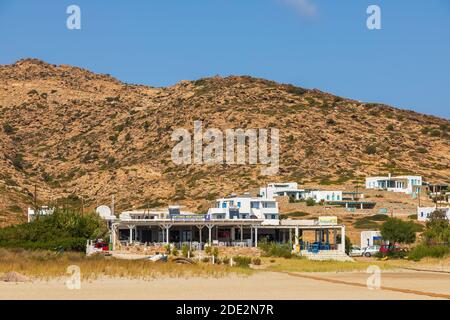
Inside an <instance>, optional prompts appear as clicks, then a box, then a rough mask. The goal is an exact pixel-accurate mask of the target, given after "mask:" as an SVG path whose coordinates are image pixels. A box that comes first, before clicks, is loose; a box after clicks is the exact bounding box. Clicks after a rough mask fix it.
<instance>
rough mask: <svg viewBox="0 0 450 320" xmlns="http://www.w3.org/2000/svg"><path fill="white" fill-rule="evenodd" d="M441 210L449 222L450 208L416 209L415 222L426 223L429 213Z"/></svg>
mask: <svg viewBox="0 0 450 320" xmlns="http://www.w3.org/2000/svg"><path fill="white" fill-rule="evenodd" d="M436 210H441V211H444V212H445V213H446V215H447V219H449V220H450V207H417V220H419V221H427V220H428V216H429V215H430V213H432V212H434V211H436Z"/></svg>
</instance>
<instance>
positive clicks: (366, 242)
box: [361, 231, 382, 249]
mask: <svg viewBox="0 0 450 320" xmlns="http://www.w3.org/2000/svg"><path fill="white" fill-rule="evenodd" d="M381 240H382V238H381V233H380V231H362V232H361V249H363V248H366V247H370V246H373V245H375V242H377V241H381Z"/></svg>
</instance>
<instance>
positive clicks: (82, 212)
mask: <svg viewBox="0 0 450 320" xmlns="http://www.w3.org/2000/svg"><path fill="white" fill-rule="evenodd" d="M83 215H84V198H83V196H81V216H83Z"/></svg>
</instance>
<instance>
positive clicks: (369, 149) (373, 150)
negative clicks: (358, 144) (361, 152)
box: [365, 145, 377, 154]
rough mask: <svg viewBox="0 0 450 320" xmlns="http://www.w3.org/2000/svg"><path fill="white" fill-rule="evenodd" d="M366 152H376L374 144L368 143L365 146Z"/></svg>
mask: <svg viewBox="0 0 450 320" xmlns="http://www.w3.org/2000/svg"><path fill="white" fill-rule="evenodd" d="M365 152H366V154H375V153H377V147H376V146H375V145H370V146H367V147H366V150H365Z"/></svg>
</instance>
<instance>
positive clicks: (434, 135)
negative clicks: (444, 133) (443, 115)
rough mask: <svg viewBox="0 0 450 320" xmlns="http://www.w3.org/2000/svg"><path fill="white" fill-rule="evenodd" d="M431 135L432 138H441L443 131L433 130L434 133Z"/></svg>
mask: <svg viewBox="0 0 450 320" xmlns="http://www.w3.org/2000/svg"><path fill="white" fill-rule="evenodd" d="M430 135H431V136H432V137H440V136H441V131H440V130H438V129H434V130H432V131H431V132H430Z"/></svg>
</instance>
